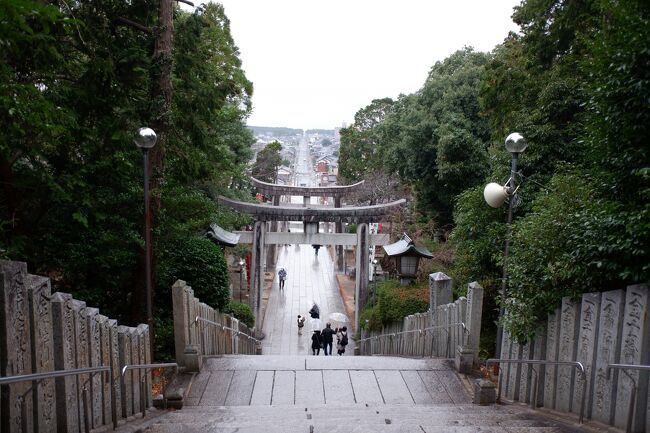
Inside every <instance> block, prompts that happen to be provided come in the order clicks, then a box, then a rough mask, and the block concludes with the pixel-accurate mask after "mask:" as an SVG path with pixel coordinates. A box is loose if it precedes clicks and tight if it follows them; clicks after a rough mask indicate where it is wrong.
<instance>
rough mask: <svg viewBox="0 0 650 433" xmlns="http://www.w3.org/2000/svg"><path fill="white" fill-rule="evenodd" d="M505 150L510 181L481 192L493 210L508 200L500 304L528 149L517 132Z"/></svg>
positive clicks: (502, 297)
mask: <svg viewBox="0 0 650 433" xmlns="http://www.w3.org/2000/svg"><path fill="white" fill-rule="evenodd" d="M505 146H506V150H507V151H508V152H510V154H511V155H512V159H511V163H510V179H508V181H507V182H506V183H505V185H500V184H498V183H495V182H491V183H489V184H487V185H486V186H485V189H484V190H483V197H484V198H485V201H486V202H487V204H488V205H490V206H491V207H494V208H498V207H501V206H502V205H503V203H504V202H505V201H506V199H509V200H508V216H507V219H506V225H507V232H506V242H505V247H504V251H503V278H502V280H501V299H502V302H503V301H505V299H506V293H507V289H508V267H507V263H508V254H509V251H510V235H511V224H512V208H513V204H514V201H515V200H514V195H515V193H516V192H517V189H518V186H517V175H518V173H517V162H518V161H519V154H520V153H522V152H523V151H524V150H526V148H527V147H528V142H527V141H526V139H525V138H524V137H523V136H522V135H521V134H519V133H518V132H513V133H512V134H510V135H508V137H507V138H506V143H505ZM503 313H504V308H503V305H502V306H501V309H500V311H499V319H501V317H503ZM500 322H501V321H500V320H499V325H498V326H497V347H496V356H497V357H500V356H501V341H502V337H503V336H502V334H503V330H502V327H501V325H500Z"/></svg>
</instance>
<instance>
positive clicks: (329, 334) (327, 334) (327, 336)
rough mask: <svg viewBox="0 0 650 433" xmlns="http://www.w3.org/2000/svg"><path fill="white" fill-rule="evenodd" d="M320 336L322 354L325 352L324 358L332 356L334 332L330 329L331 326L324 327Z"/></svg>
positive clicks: (329, 324)
mask: <svg viewBox="0 0 650 433" xmlns="http://www.w3.org/2000/svg"><path fill="white" fill-rule="evenodd" d="M320 335H321V338H322V340H323V352H325V356H327V355H328V354H329V355H332V343H334V330H333V329H332V324H331V323H328V324H327V325H325V329H323V330H322V331H321V333H320ZM328 349H329V351H328Z"/></svg>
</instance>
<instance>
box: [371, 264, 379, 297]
mask: <svg viewBox="0 0 650 433" xmlns="http://www.w3.org/2000/svg"><path fill="white" fill-rule="evenodd" d="M377 263H378V262H377V259H373V260H372V283H373V284H372V285H373V286H374V287H373V290H372V299H373V300H374V299H375V297H376V296H377Z"/></svg>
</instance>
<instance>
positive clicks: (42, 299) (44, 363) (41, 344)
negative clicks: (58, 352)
mask: <svg viewBox="0 0 650 433" xmlns="http://www.w3.org/2000/svg"><path fill="white" fill-rule="evenodd" d="M26 285H27V290H28V292H27V293H28V298H29V321H30V322H31V326H30V332H31V335H30V342H31V358H32V368H31V371H32V373H44V372H50V371H52V370H54V344H53V340H54V336H53V335H52V333H53V327H52V304H51V302H50V295H51V293H50V292H51V288H50V280H49V279H47V278H44V277H37V276H34V275H28V276H27V278H26ZM33 399H34V431H35V432H43V433H45V432H51V431H54V430H56V413H55V411H56V393H55V384H54V379H45V380H42V381H40V382H39V384H38V386H36V387H34V388H33Z"/></svg>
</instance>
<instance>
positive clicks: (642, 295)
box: [614, 285, 650, 431]
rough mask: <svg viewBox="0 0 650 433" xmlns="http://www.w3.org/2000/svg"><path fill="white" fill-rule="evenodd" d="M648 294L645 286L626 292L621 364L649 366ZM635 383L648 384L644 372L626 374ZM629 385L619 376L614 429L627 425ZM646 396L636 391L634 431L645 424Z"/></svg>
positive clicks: (640, 390) (644, 393)
mask: <svg viewBox="0 0 650 433" xmlns="http://www.w3.org/2000/svg"><path fill="white" fill-rule="evenodd" d="M649 292H650V291H649V290H648V286H645V285H636V286H629V287H628V288H627V294H626V297H625V310H624V313H623V332H622V334H621V335H622V337H621V355H620V361H619V362H620V363H621V364H634V365H639V364H644V363H646V364H647V363H648V351H650V342H649V341H648V340H649V339H650V329H649V328H650V320H649V318H648V315H649V311H650V309H649V306H648V301H649V300H650V299H649V298H650V293H649ZM628 373H629V374H630V375H631V376H632V377H633V378H634V379H635V381H636V382H637V383H642V384H645V383H647V382H648V375H647V372H645V373H644V374H640V373H639V372H638V371H634V370H630V371H629V372H628ZM632 386H633V384H632V381H631V380H630V378H629V377H628V376H627V375H625V374H619V375H618V392H617V393H616V411H615V415H614V425H615V426H616V427H618V428H625V424H626V421H627V413H628V412H627V411H628V408H629V405H630V397H631V390H632ZM647 395H648V389H647V387H639V388H638V391H637V402H639V403H638V404H639V405H640V407H637V408H636V410H635V417H634V419H633V422H632V423H633V425H632V429H633V431H640V430H639V429H641V428H642V426H643V425H644V424H645V418H646V416H645V415H646V414H644V413H643V409H644V408H645V407H646V404H643V403H642V402H645V401H646V398H647Z"/></svg>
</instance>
